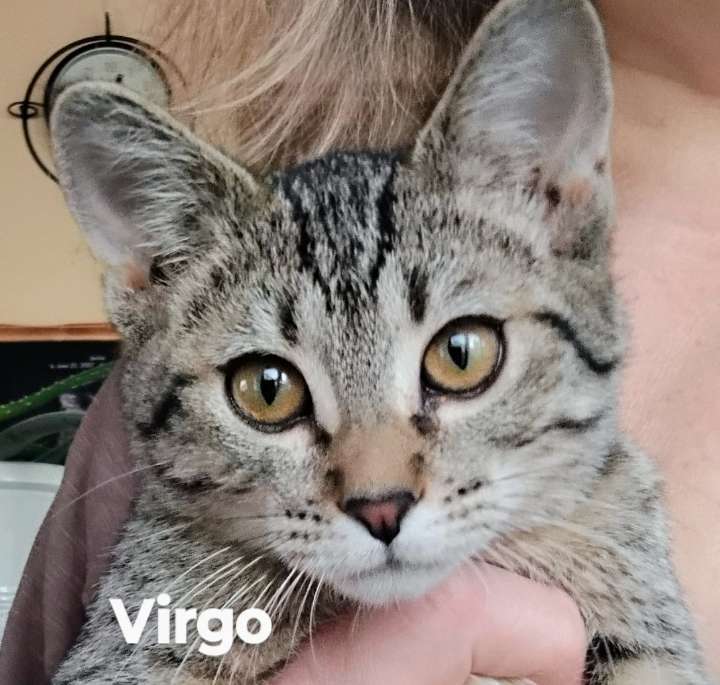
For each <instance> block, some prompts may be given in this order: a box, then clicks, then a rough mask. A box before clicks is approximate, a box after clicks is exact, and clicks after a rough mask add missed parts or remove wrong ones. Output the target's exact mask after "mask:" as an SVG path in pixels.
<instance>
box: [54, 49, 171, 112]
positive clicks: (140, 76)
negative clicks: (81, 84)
mask: <svg viewBox="0 0 720 685" xmlns="http://www.w3.org/2000/svg"><path fill="white" fill-rule="evenodd" d="M78 81H108V82H111V83H118V84H120V85H122V86H125V88H129V89H130V90H132V91H134V92H136V93H138V95H141V96H142V97H144V98H145V99H146V100H149V101H150V102H152V103H154V104H156V105H159V106H160V107H164V108H167V107H168V106H169V104H170V91H169V89H168V86H167V84H166V83H165V79H164V78H163V77H162V74H161V73H160V72H159V71H158V69H157V67H156V66H155V65H154V64H153V63H152V61H150V59H148V58H147V57H146V56H144V55H142V54H141V53H138V52H133V51H132V50H130V49H128V48H122V47H117V46H112V45H102V46H96V47H91V48H86V49H85V50H84V51H83V52H80V53H79V54H77V55H75V56H74V57H73V56H71V57H70V58H69V59H68V61H67V62H66V63H65V64H63V65H62V66H61V67H60V71H59V73H58V74H57V76H55V78H54V79H52V82H51V83H50V84H49V86H50V87H51V89H52V90H51V92H50V93H48V97H49V101H50V104H51V106H52V102H53V100H54V99H55V97H56V96H57V95H58V94H59V93H60V91H62V90H63V89H64V88H66V87H67V86H69V85H71V84H73V83H77V82H78Z"/></svg>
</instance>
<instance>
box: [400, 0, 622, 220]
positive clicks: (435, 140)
mask: <svg viewBox="0 0 720 685" xmlns="http://www.w3.org/2000/svg"><path fill="white" fill-rule="evenodd" d="M611 109H612V93H611V81H610V68H609V61H608V56H607V51H606V47H605V41H604V37H603V32H602V28H601V26H600V22H599V20H598V17H597V14H596V12H595V10H594V8H593V7H592V5H591V4H590V3H589V2H588V1H587V0H503V1H502V2H501V3H500V4H499V5H498V6H497V7H496V8H495V9H494V10H493V11H492V12H491V13H490V15H488V17H487V18H486V20H485V21H484V22H483V24H482V26H481V27H480V28H479V29H478V31H477V33H476V35H475V36H474V38H473V39H472V41H471V43H470V45H469V46H468V48H467V50H466V52H465V54H464V57H463V58H462V60H461V63H460V65H459V66H458V68H457V70H456V73H455V74H454V76H453V78H452V80H451V82H450V85H449V86H448V89H447V91H446V92H445V94H444V96H443V98H442V99H441V101H440V103H439V105H438V106H437V108H436V110H435V112H434V113H433V115H432V117H431V118H430V120H429V122H428V124H427V125H426V127H425V128H424V129H423V131H422V132H421V134H420V136H419V138H418V141H417V143H416V146H415V149H414V151H413V158H412V161H413V163H414V166H415V167H416V168H419V169H420V170H423V169H424V170H425V171H426V172H427V173H428V174H430V175H432V176H434V177H435V178H436V179H437V178H441V179H444V180H446V181H448V182H449V183H450V184H451V185H452V187H453V188H454V189H457V190H459V191H463V192H464V191H468V192H469V193H471V194H472V193H473V192H481V191H483V190H487V189H491V188H498V187H499V188H501V189H504V188H511V187H513V186H518V185H519V186H520V187H525V188H528V189H530V191H531V193H533V194H534V195H536V196H537V197H539V198H541V200H542V201H543V202H546V203H547V209H548V211H549V212H555V210H558V211H557V212H555V214H556V215H558V214H562V211H563V209H565V207H566V206H570V205H573V206H575V208H576V210H582V206H583V204H586V203H591V204H592V205H594V209H593V211H603V207H604V208H605V209H606V210H608V208H609V205H610V204H611V196H610V184H609V180H608V178H607V174H606V170H607V167H608V154H609V152H608V146H609V132H610V118H611ZM575 213H577V211H576V212H575Z"/></svg>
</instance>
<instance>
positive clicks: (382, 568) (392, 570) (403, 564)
mask: <svg viewBox="0 0 720 685" xmlns="http://www.w3.org/2000/svg"><path fill="white" fill-rule="evenodd" d="M446 567H447V564H443V563H442V562H433V563H425V564H420V563H413V562H409V561H403V560H402V559H398V558H397V557H396V556H394V555H393V554H392V553H391V552H388V556H387V559H386V560H385V561H384V562H383V563H381V564H378V565H377V566H374V567H373V568H369V569H365V570H363V571H360V572H358V573H354V574H353V576H352V577H353V578H357V579H362V578H374V577H377V576H380V575H385V574H390V575H404V574H410V573H433V572H437V571H438V570H440V569H443V568H446Z"/></svg>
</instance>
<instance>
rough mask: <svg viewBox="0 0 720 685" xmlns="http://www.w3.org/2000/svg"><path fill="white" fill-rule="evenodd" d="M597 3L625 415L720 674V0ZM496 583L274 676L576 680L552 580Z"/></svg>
mask: <svg viewBox="0 0 720 685" xmlns="http://www.w3.org/2000/svg"><path fill="white" fill-rule="evenodd" d="M598 5H599V9H600V12H601V15H602V18H603V22H604V24H605V28H606V32H607V35H608V41H609V46H610V51H611V57H612V60H613V77H614V85H615V90H616V102H615V126H614V138H613V172H614V176H615V181H616V190H617V200H618V225H617V231H616V235H615V255H614V270H615V273H616V276H617V280H618V287H619V289H620V293H621V295H622V297H623V300H624V301H625V304H626V306H627V308H628V311H629V315H630V320H631V322H632V329H631V337H630V350H629V355H628V363H627V368H626V371H625V379H624V384H623V389H622V398H621V401H622V409H623V416H624V421H625V423H626V427H627V432H628V434H629V435H631V436H632V437H633V438H634V439H635V440H636V441H637V442H638V444H640V445H641V446H642V447H643V448H644V449H645V450H646V451H647V452H648V453H649V454H651V455H653V456H654V457H655V458H656V459H657V460H658V461H659V463H660V467H661V469H662V470H663V472H664V475H665V479H666V482H667V497H668V503H669V506H670V510H671V519H672V526H673V533H674V536H673V537H674V555H675V561H676V564H677V566H678V572H679V575H680V578H681V582H682V584H683V587H684V588H685V590H686V592H687V594H688V600H689V602H690V605H691V607H692V609H693V613H694V615H695V618H696V622H697V625H698V629H699V632H700V637H701V639H702V641H703V644H704V647H705V653H706V658H707V662H708V666H709V668H710V670H711V672H714V673H716V674H720V653H719V652H718V650H717V649H713V648H712V646H713V645H718V644H720V590H719V589H718V585H717V581H716V579H717V578H718V577H720V526H719V525H718V524H717V521H720V496H719V495H718V493H720V449H719V446H720V269H719V268H718V265H719V264H720V197H718V193H719V192H720V188H718V187H717V183H718V178H720V71H718V70H717V68H716V65H717V64H718V61H719V60H720V41H719V40H718V35H720V3H717V2H716V0H602V1H601V2H599V3H598ZM489 582H490V583H491V584H493V587H492V588H491V590H490V593H489V596H490V597H491V598H492V601H490V602H487V597H488V595H486V594H485V593H486V590H485V589H484V588H482V587H481V586H479V585H478V584H476V583H471V582H470V583H469V582H468V579H467V578H463V577H456V578H453V579H452V581H451V587H453V588H456V592H455V593H454V594H453V593H451V596H452V597H453V598H454V599H455V601H456V602H457V604H458V606H454V605H453V606H448V607H447V609H446V613H443V615H442V616H437V614H435V613H434V612H433V609H432V606H430V607H429V606H428V605H427V604H424V603H422V602H420V603H417V604H415V605H413V607H412V608H410V609H404V610H405V611H407V612H410V613H411V614H412V615H413V616H415V617H417V621H418V623H419V624H422V625H423V630H422V631H420V632H414V631H412V630H410V631H402V630H397V629H396V626H397V624H398V622H399V621H402V616H403V615H404V614H403V613H402V612H401V611H400V610H399V609H395V610H390V611H387V612H383V613H379V614H373V615H371V616H369V617H367V618H366V619H365V622H364V623H363V624H362V626H361V628H360V629H359V630H358V631H356V632H354V633H353V634H352V637H349V633H348V631H347V630H346V629H344V628H343V626H342V625H341V626H338V627H333V628H330V629H327V630H326V631H324V632H321V634H320V635H318V636H317V637H316V640H315V652H314V654H313V653H311V652H310V650H309V647H308V648H306V649H305V651H304V652H302V653H301V654H300V656H299V657H298V659H297V660H296V662H295V663H294V664H292V665H291V666H290V667H289V668H288V669H287V670H286V671H285V672H284V673H283V674H282V676H281V677H280V678H279V679H278V680H277V683H276V685H306V683H307V684H309V683H318V684H320V683H323V684H327V685H334V684H335V683H347V684H348V685H351V684H352V681H350V680H348V678H352V677H355V676H353V675H348V674H358V675H357V677H358V683H360V682H362V683H364V684H367V683H375V682H377V683H385V682H393V683H405V682H407V683H412V684H413V685H463V683H464V682H465V679H466V678H467V675H468V673H482V674H484V675H493V676H504V677H517V676H525V677H528V678H530V679H532V680H533V681H534V682H536V683H538V685H545V683H547V684H549V683H558V684H559V683H573V682H580V680H579V675H578V674H579V670H577V668H576V670H575V671H572V668H574V666H572V665H574V664H577V663H578V659H579V658H580V659H581V657H582V655H583V652H584V648H583V646H582V641H580V640H578V637H579V636H582V637H584V636H583V635H582V630H581V627H578V624H577V623H573V620H572V611H568V607H567V604H566V602H565V601H564V598H563V597H561V596H560V593H557V594H554V595H551V596H547V595H546V596H543V595H541V592H540V589H539V588H538V587H537V586H532V585H530V584H528V585H527V586H524V587H523V586H522V585H521V584H520V583H519V582H518V580H517V579H515V578H510V577H508V578H505V577H503V576H502V572H500V571H499V570H493V572H492V574H491V578H489ZM495 583H497V586H495V585H494V584H495ZM518 598H522V601H523V602H526V603H525V604H523V605H518V604H517V602H518ZM484 602H485V603H484ZM478 603H479V604H480V605H478ZM468 606H470V607H474V608H475V609H476V610H477V611H476V613H474V614H469V613H463V612H464V609H465V608H467V607H468ZM508 609H509V610H510V613H509V614H508V615H505V614H504V612H505V611H508ZM458 610H459V611H460V612H461V614H460V615H458V614H455V612H456V611H458ZM518 612H519V613H518ZM460 616H467V619H466V620H461V618H460ZM453 617H454V618H453ZM448 618H450V623H449V624H446V623H444V621H446V620H448ZM505 618H507V620H509V621H510V622H511V625H512V630H510V631H508V630H507V629H508V627H509V625H510V624H506V623H504V619H505ZM573 625H574V626H575V628H574V629H573V628H572V626H573ZM445 626H447V627H445ZM443 630H447V632H443ZM447 634H450V635H452V639H450V640H447V639H443V636H445V635H447ZM545 636H554V638H555V639H554V641H553V644H547V643H546V642H544V638H545ZM438 641H439V642H440V644H441V645H442V647H440V648H438V646H437V644H438ZM318 644H319V645H322V647H321V648H318V646H317V645H318ZM519 655H520V656H519ZM580 663H581V661H580ZM568 664H571V667H570V668H571V670H570V671H567V670H565V669H566V668H567V667H568ZM573 678H574V680H573Z"/></svg>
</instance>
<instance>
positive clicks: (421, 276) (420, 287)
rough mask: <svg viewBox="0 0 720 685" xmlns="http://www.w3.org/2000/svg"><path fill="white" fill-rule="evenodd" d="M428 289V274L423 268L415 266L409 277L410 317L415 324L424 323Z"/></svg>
mask: <svg viewBox="0 0 720 685" xmlns="http://www.w3.org/2000/svg"><path fill="white" fill-rule="evenodd" d="M427 287H428V275H427V272H426V271H425V270H424V269H423V268H422V267H420V266H418V265H415V266H414V267H413V268H412V270H411V271H410V275H409V276H408V304H409V305H410V316H412V320H413V321H414V322H415V323H422V320H423V319H424V318H425V308H426V306H427Z"/></svg>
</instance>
